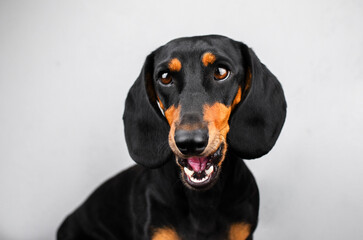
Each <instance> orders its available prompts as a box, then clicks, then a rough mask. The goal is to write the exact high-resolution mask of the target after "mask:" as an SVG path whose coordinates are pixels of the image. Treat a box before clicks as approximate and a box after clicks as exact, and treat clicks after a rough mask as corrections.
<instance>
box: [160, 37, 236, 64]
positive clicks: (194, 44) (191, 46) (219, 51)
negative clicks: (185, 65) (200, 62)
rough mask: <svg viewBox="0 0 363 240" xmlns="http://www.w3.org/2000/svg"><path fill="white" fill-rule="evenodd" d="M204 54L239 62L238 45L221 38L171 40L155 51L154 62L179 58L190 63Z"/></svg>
mask: <svg viewBox="0 0 363 240" xmlns="http://www.w3.org/2000/svg"><path fill="white" fill-rule="evenodd" d="M206 52H210V53H212V54H215V55H217V56H223V57H225V58H230V59H231V60H232V61H236V62H237V61H240V60H241V52H240V50H239V47H238V43H237V42H235V41H233V40H231V39H229V38H227V37H223V36H198V37H188V38H179V39H175V40H172V41H170V42H169V43H167V44H165V45H164V46H162V47H160V48H159V49H158V50H157V51H156V54H155V60H156V62H162V61H166V60H168V59H172V58H181V59H183V60H184V61H192V60H195V59H199V58H200V57H201V56H202V55H203V54H204V53H206Z"/></svg>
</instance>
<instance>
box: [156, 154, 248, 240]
mask: <svg viewBox="0 0 363 240" xmlns="http://www.w3.org/2000/svg"><path fill="white" fill-rule="evenodd" d="M155 173H156V174H155V176H157V177H159V179H158V180H159V181H163V182H164V183H166V184H167V185H168V187H167V188H165V185H163V186H164V187H163V189H158V191H161V192H162V196H163V197H162V198H164V199H165V202H168V203H173V204H175V203H181V204H182V205H181V206H174V207H177V208H179V209H182V211H184V213H187V221H189V223H190V224H191V226H193V227H194V228H195V229H198V231H199V232H201V231H202V232H205V233H209V232H211V231H212V230H213V228H215V226H216V225H217V221H220V218H221V217H223V216H221V215H219V212H224V210H225V209H226V208H228V207H229V206H231V204H232V203H233V202H235V201H236V202H238V201H241V198H243V197H244V196H243V195H245V194H246V193H247V192H246V191H247V190H248V186H245V185H244V182H249V181H245V180H246V178H249V177H251V175H250V174H251V173H250V171H249V170H248V168H247V167H246V165H245V163H244V162H243V161H242V160H240V159H236V157H230V156H229V155H227V156H226V159H225V160H224V162H223V165H222V171H221V174H220V176H219V179H218V181H217V182H216V184H215V185H214V186H213V187H211V188H210V189H208V190H205V191H198V190H192V189H189V188H188V187H186V186H185V185H184V184H183V182H182V180H181V176H180V169H179V167H178V166H177V164H176V162H175V159H173V160H170V161H168V162H167V163H166V164H165V165H164V166H163V167H161V168H159V169H157V170H155ZM155 187H156V188H157V186H155Z"/></svg>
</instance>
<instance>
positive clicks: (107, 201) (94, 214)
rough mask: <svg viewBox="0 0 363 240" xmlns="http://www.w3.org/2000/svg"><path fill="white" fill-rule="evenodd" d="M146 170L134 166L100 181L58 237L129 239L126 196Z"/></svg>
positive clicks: (129, 225)
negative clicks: (102, 181)
mask: <svg viewBox="0 0 363 240" xmlns="http://www.w3.org/2000/svg"><path fill="white" fill-rule="evenodd" d="M145 170H146V169H145V168H144V167H142V166H140V165H135V166H132V167H130V168H128V169H127V170H124V171H122V172H120V173H118V174H117V175H115V176H113V177H111V178H110V179H108V180H106V181H105V182H104V183H102V184H101V185H100V186H99V187H98V188H97V189H96V190H95V191H94V192H93V193H92V194H91V195H90V196H89V197H88V198H87V199H86V201H85V202H84V203H82V204H81V206H80V207H78V208H77V209H76V210H75V211H74V212H73V213H71V214H70V215H69V216H68V217H67V218H66V219H65V220H64V222H63V223H62V225H61V226H60V228H59V230H58V233H57V237H58V239H94V238H95V239H98V237H100V236H102V237H105V238H106V239H129V237H130V236H127V235H125V234H128V233H130V232H131V231H125V229H129V230H130V229H131V228H132V225H131V212H130V201H129V197H128V196H130V193H131V192H132V188H133V185H134V184H133V183H134V182H135V179H137V177H138V176H140V175H141V174H142V173H143V172H144V171H145Z"/></svg>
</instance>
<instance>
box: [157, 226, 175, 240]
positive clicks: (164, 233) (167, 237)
mask: <svg viewBox="0 0 363 240" xmlns="http://www.w3.org/2000/svg"><path fill="white" fill-rule="evenodd" d="M151 239H152V240H180V238H179V236H178V234H177V233H176V231H175V230H174V229H172V228H157V229H156V230H155V231H154V234H153V236H152V238H151Z"/></svg>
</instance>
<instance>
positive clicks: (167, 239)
mask: <svg viewBox="0 0 363 240" xmlns="http://www.w3.org/2000/svg"><path fill="white" fill-rule="evenodd" d="M250 229H251V226H250V224H247V223H243V222H240V223H234V224H231V225H230V226H229V227H228V228H227V229H225V230H223V231H221V229H215V230H214V231H212V232H210V233H200V232H197V231H193V230H191V229H189V232H188V231H185V230H183V231H181V232H180V229H178V230H176V229H175V228H172V227H163V228H157V229H154V231H153V233H152V238H151V239H152V240H186V239H188V240H194V239H198V240H204V239H208V240H222V239H223V240H245V239H247V238H248V237H249V235H250Z"/></svg>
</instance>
